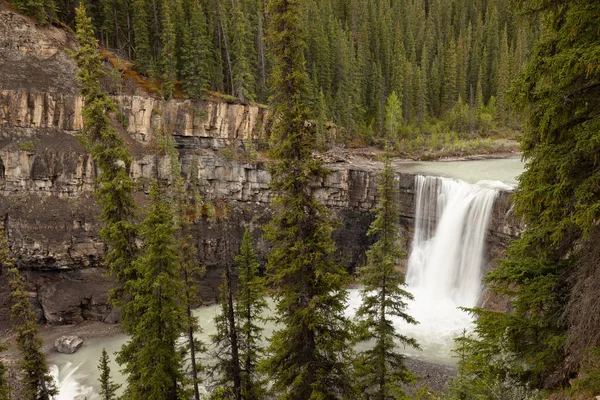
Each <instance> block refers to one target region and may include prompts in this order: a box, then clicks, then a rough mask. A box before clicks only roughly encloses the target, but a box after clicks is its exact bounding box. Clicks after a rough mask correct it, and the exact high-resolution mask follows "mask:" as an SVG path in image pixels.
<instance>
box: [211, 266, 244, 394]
mask: <svg viewBox="0 0 600 400" xmlns="http://www.w3.org/2000/svg"><path fill="white" fill-rule="evenodd" d="M233 290H234V289H233V277H232V272H231V267H230V266H227V267H226V270H225V273H224V274H223V283H222V284H221V286H220V288H219V292H220V293H221V296H220V299H219V305H220V306H221V312H220V313H219V314H218V315H217V316H216V317H215V327H216V330H217V332H216V334H214V335H212V336H211V340H212V342H213V344H214V347H215V351H214V353H213V355H214V358H215V360H216V361H217V365H216V367H215V368H214V370H213V374H216V375H217V376H216V382H217V385H218V386H217V389H216V393H217V394H218V397H216V398H218V399H236V400H240V399H241V398H242V397H241V396H242V388H241V386H242V377H241V367H240V356H239V346H240V342H239V340H238V338H239V336H238V330H239V326H238V322H236V315H235V314H236V313H235V308H234V304H233ZM215 396H216V394H215Z"/></svg>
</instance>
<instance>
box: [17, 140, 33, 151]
mask: <svg viewBox="0 0 600 400" xmlns="http://www.w3.org/2000/svg"><path fill="white" fill-rule="evenodd" d="M19 150H21V151H29V152H34V151H35V144H34V143H33V142H21V143H19Z"/></svg>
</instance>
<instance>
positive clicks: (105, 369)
mask: <svg viewBox="0 0 600 400" xmlns="http://www.w3.org/2000/svg"><path fill="white" fill-rule="evenodd" d="M109 362H110V359H109V358H108V353H107V352H106V349H102V355H101V356H100V364H99V365H98V369H99V370H100V378H99V379H98V380H99V381H100V398H101V399H102V400H117V399H118V397H117V390H119V388H120V387H121V385H118V384H116V383H114V382H113V380H112V378H111V376H110V366H109V365H108V363H109Z"/></svg>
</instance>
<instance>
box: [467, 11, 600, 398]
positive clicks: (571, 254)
mask: <svg viewBox="0 0 600 400" xmlns="http://www.w3.org/2000/svg"><path fill="white" fill-rule="evenodd" d="M515 3H516V5H517V6H518V9H519V10H529V9H532V10H534V9H535V10H536V11H535V13H534V15H535V16H536V17H538V18H540V19H541V20H542V21H543V30H542V31H543V32H544V34H543V36H542V37H541V38H540V39H539V42H538V43H536V45H535V48H534V50H533V53H532V55H531V58H530V59H529V62H528V63H527V66H526V68H525V71H524V73H523V75H522V76H521V77H520V78H519V80H518V81H517V83H516V85H515V89H514V97H515V100H516V102H517V105H519V106H520V107H522V108H525V109H526V111H527V124H526V129H525V132H524V134H523V139H522V141H521V148H522V149H523V157H524V159H525V160H526V162H527V169H526V170H525V172H524V173H523V174H522V175H521V176H520V178H519V186H518V188H517V190H516V191H515V194H514V195H513V200H514V204H515V212H516V214H517V215H519V216H520V217H521V218H523V222H524V224H525V225H526V226H527V230H526V231H525V232H524V233H523V234H522V235H521V237H520V238H519V239H518V240H516V241H515V242H513V244H511V245H510V247H509V249H508V252H507V257H506V260H505V261H503V262H502V266H501V268H497V269H494V270H493V271H491V272H490V273H489V274H488V276H487V278H486V279H487V281H488V282H489V283H490V285H491V287H492V288H494V289H495V290H497V291H498V292H500V293H503V294H506V295H508V296H509V297H510V299H511V307H510V312H509V313H494V312H490V311H485V310H475V312H476V314H478V315H479V318H478V319H477V328H476V333H477V334H478V337H479V338H480V342H479V344H478V346H479V348H478V350H479V351H480V352H481V353H483V354H486V355H488V356H489V357H490V358H489V359H493V358H492V357H493V356H494V354H497V353H498V349H504V351H505V352H506V351H508V352H510V353H511V354H514V355H515V358H517V359H518V360H519V364H520V365H521V367H520V368H516V369H512V370H509V371H507V370H506V369H503V368H497V369H496V370H494V371H493V372H494V374H495V376H496V377H500V378H503V377H505V376H506V375H507V374H510V375H511V376H514V377H516V378H518V379H521V380H523V381H526V382H528V383H530V384H532V385H534V386H555V385H560V384H562V383H566V382H567V381H568V380H569V377H568V376H564V375H562V373H564V372H565V371H567V369H562V368H561V366H562V365H563V364H562V363H563V361H564V360H565V357H567V358H568V357H569V356H570V355H569V354H568V352H567V351H565V340H566V339H567V336H566V330H567V326H566V322H567V321H566V320H565V319H564V318H562V317H561V316H563V315H565V304H566V303H567V301H566V299H568V298H569V296H570V295H571V294H570V293H569V287H570V284H569V282H571V279H572V274H573V273H574V271H577V269H578V268H577V262H578V261H577V258H578V253H579V251H578V250H579V249H581V248H585V243H586V241H588V240H589V238H590V236H589V235H590V233H591V232H592V231H594V230H595V229H597V226H598V220H599V218H600V190H599V188H600V174H598V170H599V167H600V164H599V160H598V156H597V155H598V154H600V145H599V143H600V142H599V140H598V132H599V131H600V116H599V115H598V109H599V107H600V103H599V99H600V86H599V85H598V82H599V80H600V68H598V63H597V54H598V52H599V51H600V44H599V42H598V36H597V31H598V28H599V27H600V7H599V6H598V2H596V1H593V0H586V1H549V2H545V3H544V5H546V4H547V7H542V3H540V2H537V1H529V0H520V1H516V2H515ZM537 6H540V7H539V8H538V7H537Z"/></svg>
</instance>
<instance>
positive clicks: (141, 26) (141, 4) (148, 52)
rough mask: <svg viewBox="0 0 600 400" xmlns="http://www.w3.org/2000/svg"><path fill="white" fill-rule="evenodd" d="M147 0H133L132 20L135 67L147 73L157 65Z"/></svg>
mask: <svg viewBox="0 0 600 400" xmlns="http://www.w3.org/2000/svg"><path fill="white" fill-rule="evenodd" d="M147 12H148V11H147V2H146V0H133V1H132V12H131V14H132V21H133V26H132V27H133V33H134V34H135V36H134V38H135V67H136V69H137V70H138V71H139V72H141V73H143V74H147V73H149V72H151V71H152V70H153V69H154V67H155V65H154V64H155V61H154V57H153V55H152V48H151V46H150V28H149V26H148V24H149V22H148V14H147Z"/></svg>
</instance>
